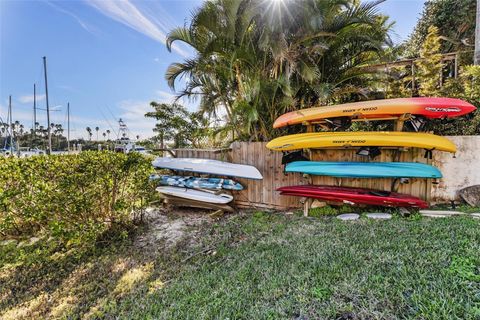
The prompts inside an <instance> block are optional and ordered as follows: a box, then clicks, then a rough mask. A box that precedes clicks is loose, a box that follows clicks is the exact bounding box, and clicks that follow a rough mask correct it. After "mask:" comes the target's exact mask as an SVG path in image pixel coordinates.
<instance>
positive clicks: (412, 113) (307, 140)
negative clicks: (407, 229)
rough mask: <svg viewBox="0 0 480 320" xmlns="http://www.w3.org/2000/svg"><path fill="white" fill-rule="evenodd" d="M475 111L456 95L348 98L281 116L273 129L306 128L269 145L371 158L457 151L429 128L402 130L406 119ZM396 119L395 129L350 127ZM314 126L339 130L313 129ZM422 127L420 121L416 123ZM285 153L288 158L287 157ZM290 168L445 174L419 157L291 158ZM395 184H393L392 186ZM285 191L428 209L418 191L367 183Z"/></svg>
mask: <svg viewBox="0 0 480 320" xmlns="http://www.w3.org/2000/svg"><path fill="white" fill-rule="evenodd" d="M474 110H476V108H475V106H473V105H471V104H469V103H467V102H465V101H462V100H460V99H452V98H399V99H386V100H374V101H365V102H358V103H347V104H340V105H335V106H325V107H317V108H309V109H302V110H297V111H293V112H289V113H286V114H284V115H282V116H280V117H279V118H278V119H277V120H276V121H275V123H274V125H273V127H274V128H281V127H285V126H288V125H298V124H302V125H306V126H308V128H309V131H310V132H308V133H300V134H293V135H287V136H283V137H279V138H276V139H273V140H272V141H270V142H269V143H268V144H267V148H269V149H271V150H276V151H282V152H291V151H294V150H302V149H332V148H333V149H351V148H354V149H359V151H358V152H357V154H362V152H363V151H365V153H366V154H367V155H370V156H371V158H373V157H374V156H375V155H377V154H378V153H380V151H379V149H380V148H395V149H396V150H405V149H407V148H420V149H425V150H426V151H427V153H426V154H427V155H428V154H430V155H431V152H432V151H433V150H437V151H445V152H451V153H455V152H456V146H455V145H454V144H453V143H452V142H451V141H450V140H448V139H446V138H444V137H441V136H437V135H434V134H430V133H422V132H402V131H401V130H402V128H403V124H404V121H412V122H414V121H416V120H418V121H420V122H421V123H426V121H428V120H429V119H446V118H453V117H458V116H463V115H466V114H468V113H470V112H473V111H474ZM380 120H394V121H395V123H396V129H397V130H398V131H395V132H386V131H383V132H358V131H357V132H346V131H338V130H341V129H345V128H346V127H348V125H349V124H351V123H352V121H380ZM315 127H321V128H323V129H329V130H332V129H333V130H335V131H329V132H311V131H314V130H315ZM417 128H418V126H417ZM286 158H287V157H286ZM285 171H286V172H299V173H302V174H308V175H318V176H331V177H336V178H355V179H356V178H370V179H376V178H382V179H384V178H390V179H394V180H393V181H396V180H397V179H400V178H418V179H431V178H441V177H442V174H441V172H440V171H439V170H438V169H437V168H435V167H433V166H431V165H429V164H425V163H417V162H326V161H293V162H290V163H287V164H286V166H285ZM394 186H395V183H392V189H394ZM277 191H280V194H282V195H289V196H300V197H306V198H308V199H312V198H313V199H320V200H323V201H326V202H334V203H347V204H352V205H376V206H387V207H416V208H426V207H428V204H427V203H426V202H425V201H423V200H421V199H419V198H417V197H414V196H410V195H406V194H400V193H396V192H393V191H394V190H389V191H384V190H372V189H363V188H349V187H333V186H318V185H303V186H286V187H281V188H278V189H277Z"/></svg>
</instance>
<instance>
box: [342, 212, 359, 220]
mask: <svg viewBox="0 0 480 320" xmlns="http://www.w3.org/2000/svg"><path fill="white" fill-rule="evenodd" d="M358 218H360V215H358V214H356V213H344V214H341V215H338V216H337V219H340V220H343V221H348V220H357V219H358Z"/></svg>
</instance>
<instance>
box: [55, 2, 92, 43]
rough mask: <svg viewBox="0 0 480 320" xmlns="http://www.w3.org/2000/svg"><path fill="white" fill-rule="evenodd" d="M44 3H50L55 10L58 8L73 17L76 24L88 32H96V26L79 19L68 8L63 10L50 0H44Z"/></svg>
mask: <svg viewBox="0 0 480 320" xmlns="http://www.w3.org/2000/svg"><path fill="white" fill-rule="evenodd" d="M46 3H47V4H48V5H50V6H51V7H53V8H54V9H55V10H58V11H60V12H62V13H65V14H66V15H69V16H70V17H72V18H73V19H75V20H76V21H77V22H78V24H79V25H80V26H81V27H82V28H83V29H84V30H86V31H88V32H90V33H91V34H93V35H95V34H97V33H98V30H97V29H96V28H94V27H93V26H91V25H89V24H87V23H86V22H85V21H83V20H82V19H80V18H79V17H78V16H77V15H75V14H74V13H72V12H70V11H68V10H65V9H64V8H61V7H60V6H58V5H56V4H55V3H54V2H52V1H46Z"/></svg>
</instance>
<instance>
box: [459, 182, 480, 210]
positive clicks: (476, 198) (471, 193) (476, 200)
mask: <svg viewBox="0 0 480 320" xmlns="http://www.w3.org/2000/svg"><path fill="white" fill-rule="evenodd" d="M458 194H459V195H460V198H462V199H463V200H464V201H465V202H466V203H468V204H469V205H471V206H472V207H479V206H480V185H478V184H477V185H475V186H470V187H466V188H463V189H462V190H460V191H458Z"/></svg>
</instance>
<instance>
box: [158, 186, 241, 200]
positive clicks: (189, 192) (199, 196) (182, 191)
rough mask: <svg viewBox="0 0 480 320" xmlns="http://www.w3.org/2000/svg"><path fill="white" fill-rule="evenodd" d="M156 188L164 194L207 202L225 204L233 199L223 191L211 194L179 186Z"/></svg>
mask: <svg viewBox="0 0 480 320" xmlns="http://www.w3.org/2000/svg"><path fill="white" fill-rule="evenodd" d="M156 190H157V191H158V192H160V193H162V194H166V195H169V196H174V197H179V198H184V199H189V200H195V201H201V202H208V203H219V204H226V203H229V202H231V201H232V200H233V197H232V196H231V195H229V194H225V193H221V194H213V193H211V192H205V191H200V190H194V189H186V188H179V187H158V188H157V189H156Z"/></svg>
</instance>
